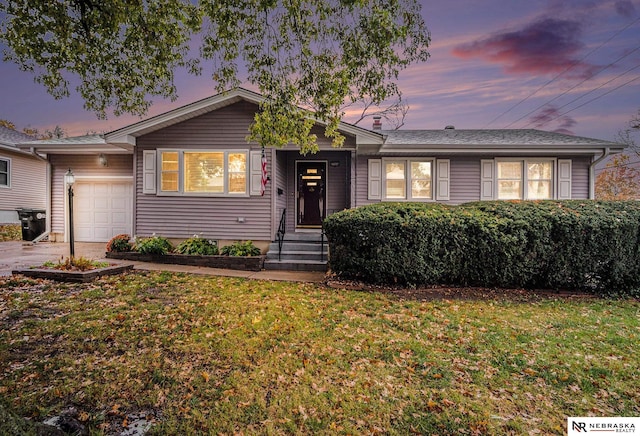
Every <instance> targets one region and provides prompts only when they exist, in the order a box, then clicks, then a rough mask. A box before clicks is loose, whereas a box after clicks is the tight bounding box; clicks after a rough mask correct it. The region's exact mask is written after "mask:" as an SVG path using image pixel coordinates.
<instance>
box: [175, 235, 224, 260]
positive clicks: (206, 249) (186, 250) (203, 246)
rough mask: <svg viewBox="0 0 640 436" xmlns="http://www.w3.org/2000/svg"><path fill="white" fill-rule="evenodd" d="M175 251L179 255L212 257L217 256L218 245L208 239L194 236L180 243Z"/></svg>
mask: <svg viewBox="0 0 640 436" xmlns="http://www.w3.org/2000/svg"><path fill="white" fill-rule="evenodd" d="M175 251H176V253H180V254H192V255H200V256H213V255H216V254H218V244H217V243H216V242H214V241H211V240H209V239H205V238H201V237H199V236H194V237H193V238H189V239H186V240H184V241H182V242H181V243H180V244H179V245H178V246H177V247H176V250H175Z"/></svg>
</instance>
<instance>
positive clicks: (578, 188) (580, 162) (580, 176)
mask: <svg viewBox="0 0 640 436" xmlns="http://www.w3.org/2000/svg"><path fill="white" fill-rule="evenodd" d="M590 165H591V159H590V158H588V157H574V158H572V159H571V198H572V199H574V200H584V199H588V198H589V166H590Z"/></svg>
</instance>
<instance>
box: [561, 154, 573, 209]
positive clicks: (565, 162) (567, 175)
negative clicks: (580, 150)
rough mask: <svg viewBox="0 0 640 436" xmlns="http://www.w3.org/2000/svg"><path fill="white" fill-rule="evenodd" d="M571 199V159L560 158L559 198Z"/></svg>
mask: <svg viewBox="0 0 640 436" xmlns="http://www.w3.org/2000/svg"><path fill="white" fill-rule="evenodd" d="M570 199H571V159H558V200H570Z"/></svg>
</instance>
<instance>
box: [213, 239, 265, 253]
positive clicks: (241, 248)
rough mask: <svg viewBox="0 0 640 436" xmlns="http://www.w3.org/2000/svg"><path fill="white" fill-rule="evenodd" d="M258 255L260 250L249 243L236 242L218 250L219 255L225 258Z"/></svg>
mask: <svg viewBox="0 0 640 436" xmlns="http://www.w3.org/2000/svg"><path fill="white" fill-rule="evenodd" d="M260 253H261V252H260V249H259V248H258V247H256V246H255V245H253V242H251V241H245V242H242V241H237V242H234V243H233V244H231V245H225V246H224V247H222V248H221V249H220V254H222V255H225V256H259V255H260Z"/></svg>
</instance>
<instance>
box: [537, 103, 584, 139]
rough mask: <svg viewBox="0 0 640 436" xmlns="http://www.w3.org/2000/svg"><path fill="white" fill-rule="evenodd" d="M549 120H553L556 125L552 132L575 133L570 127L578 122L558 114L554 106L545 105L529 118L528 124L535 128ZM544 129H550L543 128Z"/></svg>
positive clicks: (542, 125) (547, 122) (540, 126)
mask: <svg viewBox="0 0 640 436" xmlns="http://www.w3.org/2000/svg"><path fill="white" fill-rule="evenodd" d="M551 122H554V124H555V125H556V128H555V129H553V132H556V133H564V134H567V135H575V133H574V132H573V131H572V130H570V129H571V128H572V127H573V126H575V125H576V124H577V123H578V122H577V121H576V120H574V119H573V118H571V117H570V116H568V115H560V111H559V110H558V108H557V107H555V106H547V107H545V108H544V109H542V110H541V111H540V112H538V113H537V114H535V115H533V116H532V117H531V118H529V124H533V125H534V127H535V128H537V129H539V128H542V127H544V126H545V125H547V124H549V123H551ZM545 130H551V129H550V128H545Z"/></svg>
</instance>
